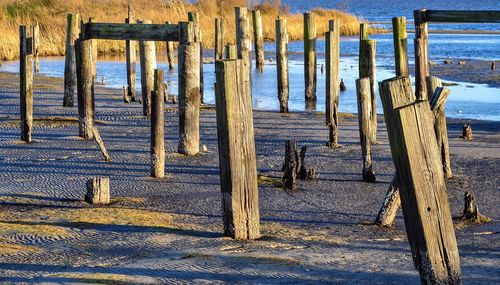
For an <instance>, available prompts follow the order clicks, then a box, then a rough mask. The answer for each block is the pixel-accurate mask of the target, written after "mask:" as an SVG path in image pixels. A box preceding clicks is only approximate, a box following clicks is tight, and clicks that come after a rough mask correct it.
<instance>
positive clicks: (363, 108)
mask: <svg viewBox="0 0 500 285" xmlns="http://www.w3.org/2000/svg"><path fill="white" fill-rule="evenodd" d="M356 93H357V99H358V122H359V140H360V144H361V155H362V157H363V172H362V175H363V181H364V182H371V183H373V182H375V180H376V179H375V172H374V171H373V166H372V154H371V145H372V142H371V137H372V132H371V127H372V124H371V121H370V120H371V113H372V112H371V92H370V78H369V77H365V78H361V79H357V80H356Z"/></svg>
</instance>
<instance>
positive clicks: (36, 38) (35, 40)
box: [33, 22, 40, 73]
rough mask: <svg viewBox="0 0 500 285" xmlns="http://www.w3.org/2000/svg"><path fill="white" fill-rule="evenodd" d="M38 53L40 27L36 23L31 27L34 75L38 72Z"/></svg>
mask: <svg viewBox="0 0 500 285" xmlns="http://www.w3.org/2000/svg"><path fill="white" fill-rule="evenodd" d="M39 53H40V25H39V24H38V22H36V23H35V25H34V26H33V58H34V60H35V73H39V72H40V59H39V58H38V55H39Z"/></svg>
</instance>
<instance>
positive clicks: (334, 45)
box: [325, 20, 340, 148]
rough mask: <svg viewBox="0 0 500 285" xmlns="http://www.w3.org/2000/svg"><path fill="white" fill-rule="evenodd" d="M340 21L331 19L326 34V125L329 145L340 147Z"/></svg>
mask: <svg viewBox="0 0 500 285" xmlns="http://www.w3.org/2000/svg"><path fill="white" fill-rule="evenodd" d="M339 31H340V23H339V21H338V20H337V21H334V20H331V21H330V22H329V31H328V32H326V34H325V45H326V54H325V61H326V95H325V96H326V97H325V98H326V99H325V111H326V112H325V115H326V125H327V127H328V129H329V140H328V143H327V145H328V147H330V148H338V147H339V146H340V145H339V142H338V132H339V127H338V125H339V116H338V108H339V99H340V85H339V80H340V67H339V66H340V65H339V61H340V32H339Z"/></svg>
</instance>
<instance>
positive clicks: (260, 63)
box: [252, 10, 265, 72]
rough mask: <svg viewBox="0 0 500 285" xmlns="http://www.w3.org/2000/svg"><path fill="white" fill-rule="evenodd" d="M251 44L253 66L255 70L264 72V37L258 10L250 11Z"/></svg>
mask: <svg viewBox="0 0 500 285" xmlns="http://www.w3.org/2000/svg"><path fill="white" fill-rule="evenodd" d="M252 23H253V42H254V49H255V65H256V68H257V70H259V71H261V72H262V71H263V70H264V62H265V59H264V36H263V35H262V16H261V15H260V11H259V10H252Z"/></svg>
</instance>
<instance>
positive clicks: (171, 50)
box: [166, 21, 175, 70]
mask: <svg viewBox="0 0 500 285" xmlns="http://www.w3.org/2000/svg"><path fill="white" fill-rule="evenodd" d="M170 23H171V22H170V21H167V24H170ZM166 46H167V61H168V69H169V70H174V65H175V64H174V61H175V56H174V54H175V51H174V50H175V49H174V42H171V41H167V43H166Z"/></svg>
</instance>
